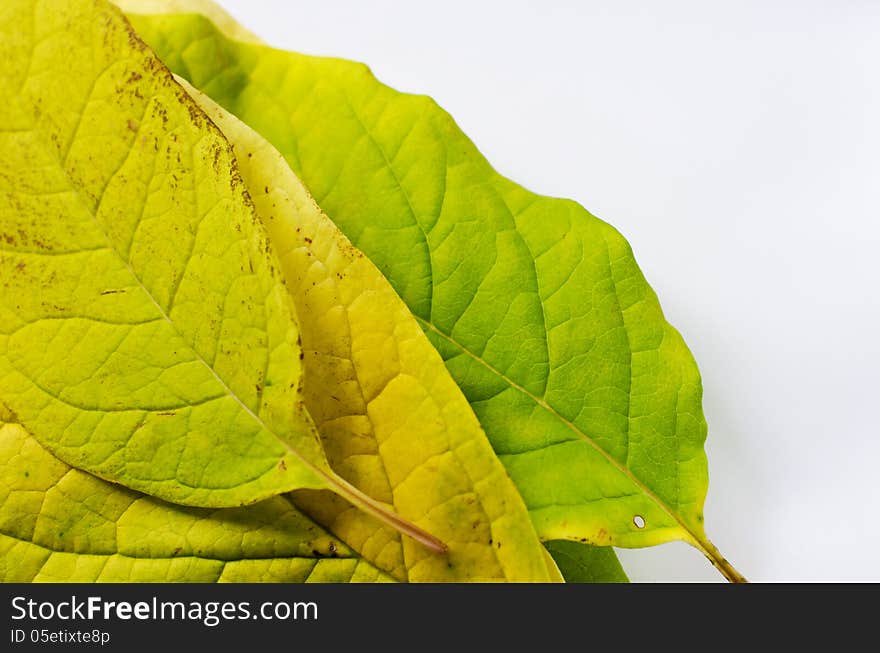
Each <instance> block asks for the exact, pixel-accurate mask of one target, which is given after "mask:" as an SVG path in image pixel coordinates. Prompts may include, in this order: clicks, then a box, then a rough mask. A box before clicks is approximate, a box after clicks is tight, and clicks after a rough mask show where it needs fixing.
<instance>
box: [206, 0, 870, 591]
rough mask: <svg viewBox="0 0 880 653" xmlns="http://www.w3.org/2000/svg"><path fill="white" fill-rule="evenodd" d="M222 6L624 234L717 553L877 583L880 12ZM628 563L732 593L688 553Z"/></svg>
mask: <svg viewBox="0 0 880 653" xmlns="http://www.w3.org/2000/svg"><path fill="white" fill-rule="evenodd" d="M221 4H222V5H223V6H224V7H225V8H226V9H227V10H228V11H229V12H230V13H231V14H232V15H233V16H235V17H236V18H238V19H239V21H240V22H242V23H243V24H244V25H245V26H247V27H249V28H250V29H251V30H252V31H254V32H255V33H257V34H258V35H259V36H260V37H261V38H263V39H264V40H265V41H267V42H269V43H270V44H272V45H274V46H277V47H282V48H286V49H292V50H298V51H300V52H306V53H310V54H324V55H333V56H340V57H345V58H349V59H355V60H359V61H364V62H366V63H368V64H369V65H370V67H371V68H372V69H373V71H374V72H375V73H376V75H377V76H378V77H379V78H380V79H381V80H382V81H384V82H385V83H387V84H390V85H391V86H393V87H395V88H397V89H400V90H404V91H410V92H417V93H426V94H428V95H431V96H432V97H434V98H435V99H436V100H437V101H438V102H439V103H440V104H441V105H442V106H443V107H444V108H446V109H447V110H448V111H450V112H451V113H452V115H453V116H454V117H455V119H456V120H457V122H458V123H459V125H460V126H461V127H462V129H463V130H464V131H465V132H466V133H467V134H468V135H469V136H470V137H471V138H472V139H473V140H474V142H475V143H476V144H477V146H478V147H479V148H480V149H481V150H482V151H483V153H484V154H485V155H486V156H487V157H488V159H489V160H490V161H491V162H492V163H493V165H494V166H495V167H496V168H497V169H498V170H500V171H501V172H502V173H503V174H505V175H507V176H509V177H511V178H512V179H514V180H516V181H518V182H520V183H521V184H523V185H525V186H526V187H528V188H530V189H532V190H534V191H537V192H540V193H544V194H548V195H555V196H561V197H569V198H573V199H575V200H577V201H579V202H580V203H581V204H583V205H584V206H585V207H587V208H588V209H589V210H590V211H592V212H593V213H594V214H596V215H598V216H599V217H601V218H603V219H605V220H607V221H608V222H610V223H612V224H613V225H615V226H616V227H617V228H618V229H619V230H620V231H621V232H622V233H623V234H624V235H625V236H626V237H627V238H628V239H629V241H630V243H631V244H632V246H633V249H634V251H635V253H636V258H637V260H638V261H639V263H640V265H641V267H642V269H643V271H644V272H645V275H646V277H647V278H648V281H649V282H650V283H651V285H652V286H653V287H654V289H655V290H656V291H657V293H658V295H659V297H660V301H661V303H662V305H663V307H664V310H665V312H666V315H667V317H668V319H669V320H670V321H671V322H672V323H673V324H674V325H675V326H676V327H677V328H678V329H679V330H680V331H681V332H682V334H683V335H684V337H685V340H686V341H687V343H688V344H689V346H690V348H691V350H692V351H693V352H694V355H695V357H696V359H697V362H698V364H699V365H700V369H701V371H702V374H703V383H704V393H705V394H704V408H705V412H706V417H707V420H708V422H709V439H708V441H707V446H706V448H707V452H708V456H709V470H710V485H709V496H708V499H707V502H706V525H707V530H708V532H709V535H710V537H711V538H712V539H713V541H714V542H715V544H716V545H717V546H718V547H719V548H720V549H721V550H722V551H723V552H724V553H725V554H726V555H727V556H728V557H729V559H730V560H731V561H732V562H733V563H734V564H735V565H736V566H737V567H738V568H739V569H740V570H741V571H742V572H743V573H744V574H745V575H746V576H747V577H749V578H750V579H753V580H759V581H839V580H872V581H880V557H878V556H877V552H878V550H880V481H878V471H880V470H878V466H880V426H878V424H880V421H878V408H877V406H878V401H880V398H878V390H880V381H878V378H880V377H878V375H880V329H878V326H880V299H878V294H877V293H878V290H877V287H878V285H880V265H878V250H880V211H878V208H880V74H878V62H880V38H878V34H880V3H878V2H872V1H865V2H858V1H855V0H836V1H835V0H828V1H826V2H815V1H812V2H811V1H805V2H795V1H793V0H792V1H790V2H784V1H782V0H777V1H763V2H757V1H741V2H736V3H705V2H698V1H693V2H683V1H680V0H670V1H668V2H663V3H658V2H651V1H650V0H642V1H638V2H637V1H623V2H592V1H591V2H574V1H572V2H562V1H557V2H553V1H544V2H530V3H526V2H514V1H507V2H478V1H475V0H470V1H465V2H462V1H460V0H444V1H443V2H390V1H387V0H386V1H380V2H356V1H350V2H344V1H342V0H321V2H280V1H278V2H268V1H263V2H260V1H255V0H241V1H234V0H224V1H223V2H221ZM723 5H724V6H723ZM619 553H620V557H621V560H622V561H623V564H624V567H625V568H626V570H627V572H628V573H629V575H630V577H631V578H632V579H633V580H635V581H655V580H658V581H659V580H673V581H675V580H692V581H703V580H706V581H715V580H720V579H721V577H720V576H719V575H718V574H717V573H716V572H715V571H714V569H712V567H711V566H710V565H709V564H708V562H706V561H705V560H704V559H703V558H702V557H701V556H700V555H699V554H698V553H697V552H696V551H695V550H693V549H690V548H689V547H687V546H685V545H678V544H670V545H664V546H660V547H655V548H653V549H642V550H621V551H619Z"/></svg>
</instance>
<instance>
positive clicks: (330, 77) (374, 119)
mask: <svg viewBox="0 0 880 653" xmlns="http://www.w3.org/2000/svg"><path fill="white" fill-rule="evenodd" d="M129 4H131V3H129ZM131 17H132V20H133V22H134V24H135V26H136V27H137V29H138V30H139V32H140V33H141V34H143V35H144V37H145V38H146V39H147V41H148V42H149V43H150V44H151V45H152V46H153V47H154V48H156V50H157V52H158V53H159V54H160V56H161V57H162V58H163V60H164V61H166V63H167V64H168V65H169V66H170V67H171V68H172V69H173V70H175V71H176V72H178V73H179V74H181V75H182V76H184V77H186V78H187V79H189V80H190V81H191V82H192V83H193V84H194V85H195V86H196V87H198V88H200V89H201V90H203V91H205V92H206V93H207V94H208V95H210V96H211V97H212V98H214V99H215V100H217V101H218V102H219V103H220V104H222V105H223V106H224V107H226V108H227V109H228V110H229V111H231V112H232V113H234V114H235V115H237V116H238V117H239V118H241V119H242V120H244V121H245V122H246V123H247V124H248V125H250V126H251V127H253V128H254V129H256V130H257V131H259V132H260V133H261V134H262V135H263V136H265V137H266V138H267V139H268V140H269V141H271V142H272V143H273V144H274V145H275V146H276V147H277V148H278V149H279V150H280V151H281V153H282V154H283V155H284V156H285V158H286V159H287V161H288V163H289V164H290V166H291V167H292V168H293V169H294V171H295V172H296V173H297V174H298V175H299V176H300V177H301V178H302V180H303V181H304V183H305V184H306V186H307V187H308V188H309V189H310V190H311V192H312V193H313V194H314V196H315V198H316V200H317V201H318V203H319V204H320V205H321V207H322V208H323V209H324V210H325V211H326V212H327V214H328V215H329V216H330V217H331V218H332V219H333V221H334V222H335V223H336V224H337V225H338V226H339V227H340V228H341V229H342V230H343V231H344V232H345V233H346V235H347V236H348V237H349V238H350V239H351V241H352V242H353V243H354V244H355V245H356V246H357V247H359V248H360V249H362V250H363V251H364V252H365V253H366V254H367V255H368V256H369V257H370V258H371V259H372V260H373V261H374V262H375V263H376V264H377V265H378V267H379V268H380V269H381V270H382V272H383V273H384V274H385V275H386V276H387V277H388V279H389V280H390V281H391V283H392V284H393V285H394V287H395V288H396V289H397V291H398V292H399V293H400V295H401V296H402V297H403V299H404V300H405V301H406V302H407V304H408V305H409V307H410V309H411V310H412V312H413V313H414V315H416V317H417V319H418V320H419V321H420V323H421V325H422V327H423V329H424V330H425V332H426V333H427V334H428V336H429V337H430V338H431V340H432V342H433V343H434V344H435V346H436V347H437V348H438V349H439V350H440V352H441V353H442V355H443V356H444V358H445V359H446V363H447V366H448V368H449V370H450V371H451V372H452V374H453V377H454V378H455V379H456V381H457V382H458V383H459V385H460V386H461V388H462V389H463V390H464V392H465V394H466V395H467V397H468V399H469V400H470V402H471V404H472V406H473V407H474V409H475V411H476V413H477V415H478V417H479V418H480V422H481V423H482V424H483V426H484V428H485V429H486V431H487V433H488V435H489V437H490V439H491V441H492V444H493V446H494V448H495V451H496V452H497V453H498V455H499V456H500V458H501V459H502V461H503V462H504V464H505V465H506V467H507V469H508V471H509V472H510V474H511V476H512V477H513V479H514V481H515V482H516V485H517V487H518V488H519V490H520V492H521V493H522V495H523V497H524V498H525V500H526V503H527V505H528V507H529V509H530V511H531V515H532V519H533V521H534V523H535V525H536V528H537V529H538V531H539V533H540V534H541V535H542V537H544V538H546V539H571V540H581V541H588V542H592V543H596V544H606V545H607V544H615V545H621V546H644V545H651V544H656V543H660V542H665V541H668V540H672V539H683V540H685V541H688V542H690V543H692V544H694V545H695V546H697V547H698V548H700V549H701V550H702V551H703V552H704V553H706V554H707V555H708V556H709V557H710V559H712V561H713V562H714V563H715V564H716V565H718V566H719V567H720V568H722V571H723V572H724V573H725V574H727V575H728V577H730V578H732V579H738V578H739V576H738V574H737V573H736V572H735V570H733V569H732V568H731V567H730V566H729V564H728V563H727V562H726V561H724V560H723V559H722V558H721V556H720V554H718V552H717V551H716V550H715V548H714V547H713V546H712V545H711V543H710V542H709V540H708V539H707V538H706V535H705V532H704V529H703V516H702V507H703V501H704V498H705V493H706V488H707V471H706V458H705V454H704V452H703V448H702V445H703V442H704V439H705V434H706V425H705V420H704V418H703V414H702V409H701V392H702V391H701V383H700V377H699V373H698V371H697V368H696V365H695V363H694V361H693V359H692V357H691V355H690V353H689V352H688V350H687V348H686V346H685V345H684V343H683V341H682V339H681V337H680V335H679V334H678V333H677V331H675V329H673V328H672V327H671V326H670V325H669V324H668V323H667V322H666V321H665V319H664V317H663V314H662V312H661V310H660V307H659V304H658V302H657V299H656V297H655V295H654V293H653V292H652V290H651V289H650V287H649V286H648V284H647V283H646V281H645V279H644V278H643V276H642V274H641V272H640V270H639V269H638V266H637V265H636V262H635V260H634V258H633V255H632V252H631V250H630V248H629V246H628V244H627V243H626V241H625V240H624V239H623V238H622V237H621V236H620V234H619V233H618V232H617V231H615V230H614V229H613V228H611V227H610V226H609V225H607V224H606V223H604V222H602V221H601V220H598V219H597V218H595V217H593V216H592V215H590V214H589V213H588V212H587V211H585V210H584V209H583V208H581V207H580V206H578V205H576V204H575V203H573V202H568V201H565V200H556V199H550V198H545V197H541V196H537V195H535V194H532V193H530V192H528V191H526V190H524V189H523V188H521V187H519V186H517V185H516V184H514V183H512V182H510V181H509V180H507V179H505V178H503V177H501V176H500V175H498V174H497V173H496V172H495V171H494V170H493V169H492V168H491V167H490V166H489V164H488V163H487V162H486V161H485V159H484V158H483V157H482V156H481V155H480V154H479V152H478V151H477V150H476V148H475V147H474V146H473V144H472V143H471V142H470V141H469V140H468V139H467V138H466V137H465V136H464V135H463V134H462V133H461V132H460V130H459V129H458V128H457V126H456V125H455V123H454V122H453V121H452V119H451V118H450V117H449V116H448V115H447V114H446V113H445V112H443V111H442V110H441V109H439V108H438V107H437V106H436V104H435V103H433V102H432V101H431V100H430V99H428V98H425V97H417V96H411V95H405V94H401V93H398V92H396V91H394V90H392V89H390V88H388V87H386V86H384V85H382V84H380V83H379V82H378V81H376V79H375V78H374V77H373V76H372V75H371V74H370V73H369V71H368V69H367V68H366V67H364V66H362V65H360V64H355V63H351V62H346V61H341V60H335V59H323V58H317V57H308V56H304V55H299V54H293V53H289V52H282V51H278V50H273V49H271V48H268V47H264V46H261V45H258V44H254V43H241V42H237V41H235V40H233V39H230V38H228V37H227V36H225V35H224V34H223V33H222V32H220V31H218V30H217V29H216V28H215V26H214V25H212V24H211V22H210V21H208V20H206V19H205V18H204V17H201V16H194V15H154V16H147V15H132V16H131Z"/></svg>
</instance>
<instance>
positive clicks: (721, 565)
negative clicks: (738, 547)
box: [691, 536, 749, 583]
mask: <svg viewBox="0 0 880 653" xmlns="http://www.w3.org/2000/svg"><path fill="white" fill-rule="evenodd" d="M691 544H692V545H693V546H694V547H695V548H697V549H699V550H700V552H701V553H702V554H703V555H704V556H706V558H707V559H708V560H709V562H711V563H712V566H713V567H715V569H717V570H718V571H719V572H721V575H722V576H724V577H725V578H726V579H727V580H728V581H729V582H731V583H748V582H749V581H748V579H747V578H746V577H745V576H743V575H742V574H741V573H739V572H738V571H737V570H736V568H735V567H734V566H733V565H732V564H730V562H729V561H728V560H727V558H725V557H724V556H723V555H721V551H719V550H718V547H716V546H715V545H714V544H712V542H710V541H709V538H707V537H705V536H703V537H698V536H694V540H693V542H691Z"/></svg>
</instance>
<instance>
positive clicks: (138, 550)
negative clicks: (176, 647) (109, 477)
mask: <svg viewBox="0 0 880 653" xmlns="http://www.w3.org/2000/svg"><path fill="white" fill-rule="evenodd" d="M2 412H3V411H2V409H0V582H32V581H51V582H93V581H103V582H121V581H128V582H135V581H137V582H140V581H151V582H159V581H166V582H204V583H209V582H265V581H272V582H358V581H360V582H375V581H383V580H388V577H387V576H385V575H384V574H383V573H382V572H380V571H379V570H378V569H376V568H375V567H373V566H372V565H370V564H369V563H367V562H365V561H364V560H362V559H360V558H359V557H358V556H357V555H356V554H355V553H354V552H353V551H351V550H350V549H349V548H348V547H346V546H345V545H344V544H343V543H341V542H340V541H338V540H337V539H335V538H333V537H331V536H330V535H328V534H327V533H326V532H325V531H323V530H322V529H321V528H320V527H319V526H317V525H316V524H314V523H313V522H312V521H311V520H309V519H308V518H307V517H306V516H305V515H303V514H302V513H300V512H299V511H297V510H296V508H295V507H294V506H293V505H292V504H291V502H290V501H289V499H287V498H285V497H273V498H271V499H267V500H265V501H262V502H260V503H257V504H254V505H252V506H247V507H245V508H220V509H207V508H188V507H183V506H177V505H173V504H169V503H165V502H163V501H161V500H159V499H155V498H152V497H148V496H145V495H142V494H140V493H137V492H133V491H131V490H127V489H125V488H123V487H121V486H119V485H114V484H111V483H107V482H106V481H102V480H100V479H98V478H96V477H94V476H91V475H90V474H87V473H85V472H82V471H80V470H77V469H72V468H71V467H69V466H68V465H66V464H65V463H63V462H61V461H60V460H58V459H57V458H56V457H54V456H53V455H52V454H51V453H49V452H48V451H47V450H46V449H44V448H43V447H42V446H41V445H40V444H39V443H38V442H37V441H36V439H34V437H33V436H32V435H30V434H29V433H28V432H27V431H26V430H25V429H24V428H23V427H21V426H20V425H18V424H14V423H10V422H8V419H9V416H8V415H3V414H2Z"/></svg>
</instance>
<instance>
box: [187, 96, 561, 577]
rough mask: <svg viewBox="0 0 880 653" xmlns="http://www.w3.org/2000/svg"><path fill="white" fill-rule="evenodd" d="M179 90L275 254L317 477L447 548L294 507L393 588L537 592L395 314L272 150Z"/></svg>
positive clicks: (514, 523) (455, 417)
mask: <svg viewBox="0 0 880 653" xmlns="http://www.w3.org/2000/svg"><path fill="white" fill-rule="evenodd" d="M184 84H185V82H184ZM187 90H188V92H189V93H190V95H191V96H192V97H193V98H194V99H195V100H196V101H197V102H198V103H199V105H200V106H201V107H202V109H203V110H204V111H205V113H206V114H207V115H208V116H209V117H210V119H211V120H212V121H213V122H214V123H215V124H216V125H217V126H218V127H219V128H220V129H221V130H222V131H223V133H224V135H225V136H226V138H227V139H228V140H229V142H230V143H231V144H232V146H233V149H234V153H235V156H236V159H237V161H238V167H239V170H240V172H241V177H242V179H243V181H244V184H245V186H246V187H247V189H248V193H249V195H250V197H251V198H252V199H253V202H254V207H255V209H256V212H257V215H258V216H259V217H260V220H261V221H262V222H263V224H264V226H265V227H266V231H267V233H268V234H269V237H270V240H271V242H272V245H273V249H274V250H275V251H276V252H277V254H278V257H279V261H280V269H281V271H282V274H283V275H284V279H285V282H286V284H287V289H288V290H289V292H290V294H291V297H292V298H293V300H294V304H295V306H296V312H297V315H298V316H299V326H300V330H301V333H302V342H303V354H304V360H303V363H304V371H305V376H304V386H303V393H304V395H303V396H304V400H305V405H306V408H307V409H308V411H309V413H310V414H311V415H312V417H313V418H314V420H315V423H316V424H317V427H318V430H319V432H320V433H321V438H322V441H323V443H324V445H325V449H326V451H327V455H328V459H329V461H330V463H331V465H332V466H333V468H334V469H335V470H336V471H337V472H338V473H339V474H340V475H341V476H342V477H343V478H345V479H346V480H347V481H349V482H350V483H352V484H353V485H355V486H356V487H358V488H359V489H361V490H362V491H364V492H365V493H367V494H368V495H370V496H372V497H375V498H377V499H379V500H381V501H383V502H384V503H386V504H388V505H390V506H392V507H393V508H394V510H395V513H396V514H398V515H400V516H401V517H403V518H404V519H407V520H409V521H410V522H412V523H414V524H417V525H418V526H420V527H421V528H423V529H425V530H426V531H428V532H430V533H433V534H434V535H435V536H437V537H439V538H440V539H441V540H442V541H443V542H444V544H446V546H447V548H448V550H447V553H446V555H444V556H437V555H434V554H432V553H431V552H429V551H427V550H426V549H425V548H424V547H421V546H417V545H416V544H415V543H414V542H412V541H409V540H406V539H403V538H401V536H400V533H398V532H397V531H395V530H393V529H391V528H387V527H383V526H382V524H380V523H378V522H376V521H375V520H374V519H373V518H371V517H369V516H367V515H366V514H364V513H363V512H362V511H360V510H358V509H356V508H354V507H352V506H350V505H348V504H346V503H345V502H343V501H341V500H340V499H339V498H338V497H337V496H335V495H332V494H331V493H329V492H321V493H316V492H311V491H300V492H297V493H296V495H295V496H296V503H297V504H298V505H299V506H301V507H302V508H304V509H305V510H306V512H308V513H309V514H311V515H312V516H313V517H314V518H315V519H316V520H317V521H319V522H320V523H322V524H324V525H326V526H327V527H328V528H330V529H331V530H332V531H333V532H334V533H335V534H336V535H337V536H338V537H340V538H342V539H343V540H344V541H345V542H347V543H348V544H350V545H351V546H352V547H353V548H355V549H356V550H357V551H358V552H359V553H360V554H361V555H362V556H363V557H364V558H365V559H367V560H369V561H370V562H372V563H373V564H375V565H377V566H378V567H380V568H381V569H384V570H386V571H387V572H389V573H391V574H393V575H394V576H395V577H396V578H398V579H400V580H408V581H410V582H418V581H430V582H440V581H444V582H461V581H482V582H487V581H502V580H508V581H519V582H526V581H528V582H534V581H543V582H546V581H548V580H551V574H552V575H553V576H555V575H556V570H555V563H554V562H553V561H552V560H549V561H548V560H547V558H546V556H545V552H544V550H543V548H542V547H541V544H540V541H539V540H538V538H537V535H536V534H535V530H534V528H533V527H532V524H531V522H530V520H529V515H528V512H527V510H526V507H525V504H524V503H523V501H522V499H521V498H520V496H519V494H518V493H517V490H516V488H515V487H514V485H513V483H512V482H511V480H510V478H509V477H508V476H507V473H506V472H505V470H504V467H503V466H502V465H501V463H500V462H499V461H498V459H497V457H496V456H495V454H494V452H493V451H492V447H491V446H490V444H489V441H488V440H487V439H486V435H485V433H483V431H482V429H481V428H480V425H479V422H478V421H477V419H476V417H475V416H474V414H473V411H472V410H471V408H470V406H469V405H468V402H467V400H466V399H465V397H464V396H463V395H462V393H461V390H460V389H459V388H458V386H457V385H456V384H455V382H454V381H453V380H452V378H451V377H450V375H449V372H448V371H447V370H446V368H445V367H444V365H443V359H442V358H440V356H439V354H438V353H437V351H436V350H435V349H434V348H433V347H432V346H431V343H430V342H429V341H428V339H427V338H426V336H425V334H424V333H423V332H422V331H421V329H420V328H419V325H418V323H417V322H416V321H415V319H414V318H413V316H412V314H411V313H410V312H409V310H408V309H407V307H406V305H405V304H404V303H403V301H402V300H401V299H400V297H398V296H397V294H396V293H395V292H394V290H393V289H392V287H391V285H390V284H389V283H388V281H387V280H386V279H385V278H384V277H383V276H382V274H381V273H380V272H379V271H378V270H377V269H376V267H375V266H374V265H373V264H372V263H371V262H370V261H369V259H367V258H366V257H364V255H363V254H362V253H361V252H360V251H358V250H356V249H355V248H354V247H352V245H351V242H349V240H348V239H347V238H346V237H345V236H344V235H343V234H342V233H341V232H340V231H339V229H337V228H336V226H335V225H334V224H333V223H332V222H331V221H330V219H329V218H328V217H327V216H326V215H324V213H322V212H321V209H320V208H318V206H317V205H316V204H315V202H314V200H313V199H312V198H311V196H310V195H309V194H308V191H307V190H306V189H305V187H304V186H303V185H302V183H301V182H300V181H299V179H297V177H296V175H294V174H293V172H292V171H291V170H290V168H289V166H288V165H287V163H286V162H285V161H284V158H283V157H282V156H281V155H280V154H279V153H278V151H277V150H276V149H275V148H273V147H272V146H271V145H270V144H269V143H267V142H266V140H265V139H263V138H262V137H261V136H260V135H259V134H257V133H256V132H254V131H253V130H252V129H250V128H249V127H248V126H247V125H245V124H243V123H242V122H241V121H239V120H238V119H237V118H235V117H234V116H232V115H230V114H229V113H227V112H226V111H224V110H223V109H222V108H221V107H220V106H218V105H217V104H215V103H214V102H212V101H211V100H210V98H208V97H206V96H205V95H203V94H201V93H200V92H199V91H197V90H195V89H193V88H191V87H188V88H187ZM548 564H549V567H550V568H549V569H548ZM559 580H561V579H559Z"/></svg>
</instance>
